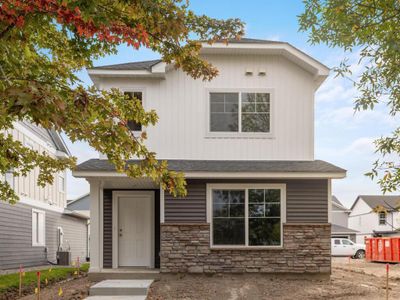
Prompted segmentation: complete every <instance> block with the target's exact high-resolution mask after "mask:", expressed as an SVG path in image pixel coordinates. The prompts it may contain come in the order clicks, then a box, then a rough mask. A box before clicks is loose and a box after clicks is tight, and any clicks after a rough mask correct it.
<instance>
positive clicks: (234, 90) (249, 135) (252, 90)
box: [205, 88, 276, 139]
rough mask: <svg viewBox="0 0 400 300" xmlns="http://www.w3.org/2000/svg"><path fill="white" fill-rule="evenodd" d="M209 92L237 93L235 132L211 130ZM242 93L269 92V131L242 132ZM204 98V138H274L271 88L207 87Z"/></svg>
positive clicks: (273, 109) (273, 103)
mask: <svg viewBox="0 0 400 300" xmlns="http://www.w3.org/2000/svg"><path fill="white" fill-rule="evenodd" d="M210 93H238V94H239V107H238V114H239V119H238V122H239V124H238V128H239V129H238V130H239V131H237V132H213V131H211V128H210V112H211V109H210V106H211V101H210ZM242 93H268V94H269V103H270V109H269V118H270V121H269V122H270V124H269V132H242V131H241V130H242V128H241V127H242V126H241V124H242V100H241V99H242ZM205 99H206V101H205V102H206V132H205V137H206V138H255V139H257V138H275V136H274V131H275V115H276V114H275V90H274V89H273V88H209V89H206V90H205Z"/></svg>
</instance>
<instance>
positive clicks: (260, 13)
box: [67, 0, 398, 206]
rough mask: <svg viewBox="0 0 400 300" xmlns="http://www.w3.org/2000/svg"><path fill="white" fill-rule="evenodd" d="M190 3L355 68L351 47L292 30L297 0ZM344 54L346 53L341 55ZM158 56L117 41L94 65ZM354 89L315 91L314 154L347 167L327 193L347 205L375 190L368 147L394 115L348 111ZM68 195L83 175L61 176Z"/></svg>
mask: <svg viewBox="0 0 400 300" xmlns="http://www.w3.org/2000/svg"><path fill="white" fill-rule="evenodd" d="M190 8H191V9H192V10H194V11H195V12H196V13H197V14H206V15H208V16H210V17H215V18H239V19H241V20H242V21H243V22H244V23H245V24H246V26H245V28H246V34H245V36H246V37H249V38H258V39H268V40H278V41H285V42H289V43H290V44H292V45H293V46H295V47H297V48H299V49H300V50H302V51H304V52H306V53H307V54H309V55H311V56H313V57H314V58H316V59H317V60H319V61H320V62H322V63H324V64H325V65H327V66H329V67H334V66H337V65H338V64H339V63H340V61H341V60H342V59H343V58H344V57H349V59H350V60H349V62H350V63H352V71H353V76H355V77H356V76H357V74H360V71H361V70H362V68H361V67H360V66H358V64H357V61H358V59H357V58H358V55H357V51H354V52H353V53H349V54H344V53H343V51H341V49H331V48H328V47H326V46H324V45H310V44H309V43H308V36H307V34H306V33H302V32H299V31H298V28H299V25H298V19H297V16H298V15H299V14H300V13H302V11H303V9H304V7H303V4H302V2H301V1H297V0H280V1H275V0H262V1H261V0H249V1H239V0H218V1H216V0H213V1H212V0H192V1H191V2H190ZM345 55H346V56H345ZM155 58H159V55H158V54H157V53H153V52H151V51H150V50H148V49H140V50H138V51H135V50H133V49H132V48H128V47H126V46H121V47H119V48H118V54H117V55H112V56H107V57H104V58H101V59H99V60H97V61H96V62H95V64H94V65H95V66H98V65H107V64H116V63H124V62H131V61H140V60H147V59H155ZM79 77H80V78H81V80H82V81H84V82H85V83H86V84H91V81H90V78H89V77H88V75H87V73H86V71H81V72H79ZM356 95H357V91H356V90H355V89H354V87H353V85H352V83H351V82H350V81H349V80H347V79H343V78H334V76H333V75H331V76H330V77H329V78H328V79H327V80H326V81H325V83H324V84H323V85H322V86H321V87H320V89H319V90H318V91H317V93H316V97H315V159H322V160H325V161H328V162H331V163H333V164H335V165H337V166H340V167H342V168H344V169H346V170H347V177H346V178H345V179H341V180H334V181H333V184H332V191H333V194H334V195H336V196H337V197H338V199H339V200H340V201H341V202H342V203H344V204H345V205H347V206H351V204H352V203H353V202H354V200H355V198H356V197H357V195H361V194H380V193H381V192H380V188H379V186H378V184H377V183H376V182H374V181H371V179H369V178H368V177H366V176H364V174H365V173H366V172H368V171H370V169H371V166H372V163H373V162H374V161H375V160H376V159H377V158H379V155H378V154H375V153H374V152H375V151H374V144H373V141H374V140H375V139H376V138H379V137H381V136H384V135H388V134H389V133H390V132H391V131H393V130H394V128H395V126H396V124H398V122H397V121H398V120H395V119H393V118H391V117H389V115H388V113H387V109H386V107H385V106H378V107H377V108H376V109H375V110H374V111H363V112H357V113H354V109H353V106H354V105H353V101H354V97H355V96H356ZM67 144H68V146H69V148H70V150H71V152H72V154H73V155H75V156H76V157H77V158H78V162H83V161H85V160H87V159H90V158H98V154H97V153H96V152H95V151H93V150H92V149H90V148H89V146H88V145H86V144H85V143H75V144H72V143H71V142H70V141H68V140H67ZM67 188H68V196H69V198H70V199H73V198H76V197H78V196H79V195H81V194H84V193H87V192H88V191H89V185H88V184H87V182H86V181H85V180H84V179H76V178H73V177H72V175H71V172H69V175H68V179H67Z"/></svg>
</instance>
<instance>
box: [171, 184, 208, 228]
mask: <svg viewBox="0 0 400 300" xmlns="http://www.w3.org/2000/svg"><path fill="white" fill-rule="evenodd" d="M164 199H165V200H164V202H165V214H164V216H165V222H166V223H185V222H198V223H204V222H205V221H206V182H205V181H201V180H188V181H187V195H186V197H179V198H175V197H173V196H172V195H171V194H168V193H165V197H164Z"/></svg>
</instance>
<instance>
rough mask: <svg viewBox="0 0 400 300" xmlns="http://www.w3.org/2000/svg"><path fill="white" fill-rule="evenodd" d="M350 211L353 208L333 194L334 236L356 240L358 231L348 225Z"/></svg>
mask: <svg viewBox="0 0 400 300" xmlns="http://www.w3.org/2000/svg"><path fill="white" fill-rule="evenodd" d="M350 212H351V210H350V209H348V208H347V207H345V206H344V205H343V204H342V203H341V202H340V201H339V200H338V199H337V198H336V196H332V211H331V213H332V237H336V238H346V239H350V240H352V241H353V242H355V241H356V234H357V232H358V231H356V230H353V229H350V228H349V227H348V225H349V214H350Z"/></svg>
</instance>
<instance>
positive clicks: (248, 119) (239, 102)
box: [210, 92, 271, 133]
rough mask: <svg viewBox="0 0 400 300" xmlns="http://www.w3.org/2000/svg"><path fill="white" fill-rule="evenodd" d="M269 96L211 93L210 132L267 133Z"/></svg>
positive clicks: (268, 126)
mask: <svg viewBox="0 0 400 300" xmlns="http://www.w3.org/2000/svg"><path fill="white" fill-rule="evenodd" d="M270 112H271V105H270V94H269V93H264V92H254V93H253V92H240V93H239V92H226V93H225V92H222V93H220V92H211V93H210V132H217V133H223V132H239V133H269V132H270V129H271V119H270Z"/></svg>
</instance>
